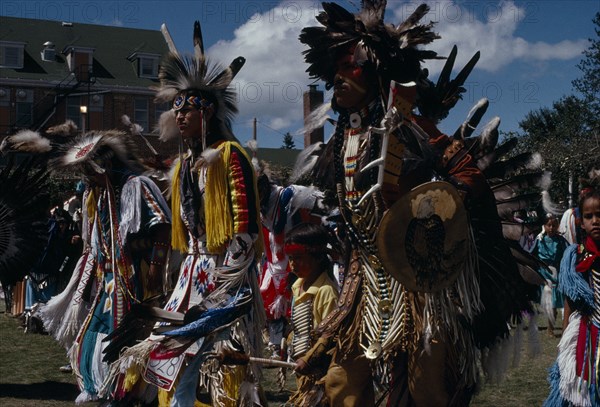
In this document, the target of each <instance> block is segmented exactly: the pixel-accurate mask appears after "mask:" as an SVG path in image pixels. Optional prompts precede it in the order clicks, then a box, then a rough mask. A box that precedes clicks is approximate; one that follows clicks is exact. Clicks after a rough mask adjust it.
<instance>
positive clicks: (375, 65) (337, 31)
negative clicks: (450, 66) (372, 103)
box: [300, 0, 439, 93]
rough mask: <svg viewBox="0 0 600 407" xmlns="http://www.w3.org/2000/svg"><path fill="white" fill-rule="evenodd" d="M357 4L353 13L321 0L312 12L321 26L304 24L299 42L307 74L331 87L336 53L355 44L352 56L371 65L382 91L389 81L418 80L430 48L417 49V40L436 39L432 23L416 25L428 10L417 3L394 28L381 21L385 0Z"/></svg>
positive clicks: (338, 53) (430, 55) (431, 57)
mask: <svg viewBox="0 0 600 407" xmlns="http://www.w3.org/2000/svg"><path fill="white" fill-rule="evenodd" d="M361 3H362V9H361V10H360V12H359V13H358V14H352V13H351V12H349V11H348V10H346V9H344V8H343V7H341V6H339V5H337V4H335V3H323V4H322V5H323V12H321V13H320V14H319V15H318V16H317V20H318V21H319V23H321V25H322V27H307V28H304V29H303V30H302V33H301V34H300V41H301V42H302V43H304V44H306V45H308V47H309V49H308V50H306V51H304V58H305V60H306V62H307V63H308V64H309V67H308V69H307V70H306V71H307V72H308V73H309V74H310V76H311V77H313V78H320V79H322V80H324V81H325V82H326V86H327V88H331V87H332V86H333V82H334V76H335V72H336V65H335V64H336V60H337V58H338V57H339V56H340V53H341V52H345V51H348V50H349V49H352V48H354V60H355V61H356V62H357V63H358V64H359V65H361V64H362V65H365V66H366V67H367V68H369V69H373V70H375V73H376V75H377V77H378V80H379V86H380V88H381V89H382V90H384V91H385V93H387V89H388V88H389V82H390V80H395V81H397V82H400V83H404V82H409V81H413V80H417V78H418V76H419V73H420V70H421V68H420V62H421V61H422V60H425V59H435V58H437V54H436V53H435V52H434V51H431V50H419V49H417V48H416V47H417V45H422V44H429V43H431V42H432V41H433V40H435V39H437V38H439V36H438V35H437V34H436V33H434V32H433V31H432V30H431V28H432V27H433V23H431V22H430V23H429V24H426V25H423V24H419V21H420V20H421V19H422V18H423V16H424V15H425V14H427V12H428V11H429V6H427V5H426V4H421V5H420V6H419V7H418V8H417V9H416V10H415V12H414V13H412V14H411V15H410V17H408V19H407V20H406V21H404V22H403V23H402V24H400V25H398V26H397V27H395V26H394V25H392V24H385V23H384V21H383V20H384V14H385V7H386V4H387V1H385V0H383V1H381V0H372V1H366V0H365V1H362V2H361Z"/></svg>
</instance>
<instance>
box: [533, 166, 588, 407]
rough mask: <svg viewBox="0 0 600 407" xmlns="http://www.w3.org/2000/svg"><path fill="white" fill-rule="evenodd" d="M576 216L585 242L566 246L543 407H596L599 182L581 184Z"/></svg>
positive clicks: (561, 268) (560, 275)
mask: <svg viewBox="0 0 600 407" xmlns="http://www.w3.org/2000/svg"><path fill="white" fill-rule="evenodd" d="M579 213H580V216H581V228H582V231H583V233H584V236H583V243H582V244H580V245H572V246H569V248H567V250H566V251H565V255H564V257H563V260H562V262H561V267H560V270H561V272H560V274H559V289H560V290H561V291H562V292H563V294H564V295H565V322H564V323H563V325H564V333H563V336H562V339H561V341H560V343H559V345H558V358H557V361H556V363H555V364H554V366H553V367H552V368H551V370H550V375H549V377H548V380H549V382H550V387H551V390H550V395H549V396H548V399H547V400H546V402H545V404H544V405H545V406H565V405H570V406H600V393H599V392H598V390H599V388H598V386H599V384H598V379H597V378H598V372H599V369H600V360H599V359H598V356H599V355H598V337H599V336H598V330H599V329H598V327H599V326H600V178H595V179H593V180H591V181H589V182H587V184H584V186H583V188H582V191H581V194H580V199H579Z"/></svg>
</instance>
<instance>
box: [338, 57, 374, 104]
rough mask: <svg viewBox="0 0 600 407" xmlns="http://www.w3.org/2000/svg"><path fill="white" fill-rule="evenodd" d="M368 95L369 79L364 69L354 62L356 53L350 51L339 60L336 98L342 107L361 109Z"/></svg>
mask: <svg viewBox="0 0 600 407" xmlns="http://www.w3.org/2000/svg"><path fill="white" fill-rule="evenodd" d="M367 94H368V89H367V79H366V77H365V74H364V72H363V68H362V67H361V66H358V65H357V64H356V63H355V62H354V52H353V50H350V51H349V52H348V53H347V54H344V55H342V56H341V57H340V59H338V61H337V63H336V74H335V77H334V96H335V98H336V102H337V104H338V105H339V106H340V107H343V108H345V109H359V108H361V107H362V105H364V104H366V102H368V101H366V100H365V99H366V96H367Z"/></svg>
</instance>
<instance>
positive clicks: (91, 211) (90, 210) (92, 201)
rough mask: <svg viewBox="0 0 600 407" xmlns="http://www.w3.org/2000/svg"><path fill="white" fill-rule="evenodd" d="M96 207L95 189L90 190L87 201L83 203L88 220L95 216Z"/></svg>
mask: <svg viewBox="0 0 600 407" xmlns="http://www.w3.org/2000/svg"><path fill="white" fill-rule="evenodd" d="M96 206H97V200H96V189H95V188H90V193H89V194H88V196H87V201H86V202H85V208H86V211H87V215H88V219H91V220H93V219H94V216H95V215H96Z"/></svg>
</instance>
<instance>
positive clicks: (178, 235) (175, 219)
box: [171, 160, 188, 253]
mask: <svg viewBox="0 0 600 407" xmlns="http://www.w3.org/2000/svg"><path fill="white" fill-rule="evenodd" d="M180 171H181V160H179V161H177V164H175V172H174V174H173V181H172V185H171V213H172V218H171V247H172V248H173V249H174V250H179V251H180V252H182V253H187V251H188V241H187V233H186V231H185V228H184V227H183V221H182V220H181V189H180V182H181V175H180V174H179V173H180Z"/></svg>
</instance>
